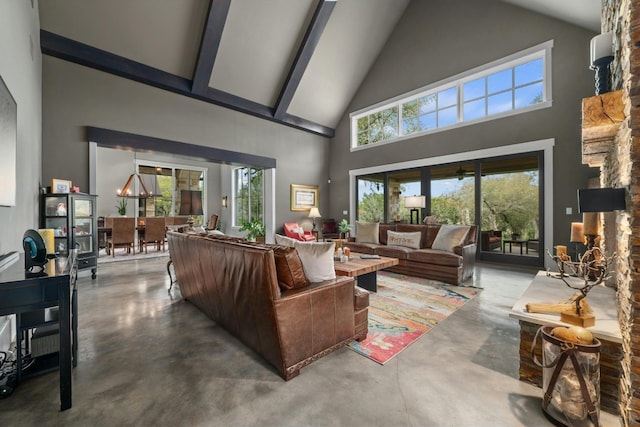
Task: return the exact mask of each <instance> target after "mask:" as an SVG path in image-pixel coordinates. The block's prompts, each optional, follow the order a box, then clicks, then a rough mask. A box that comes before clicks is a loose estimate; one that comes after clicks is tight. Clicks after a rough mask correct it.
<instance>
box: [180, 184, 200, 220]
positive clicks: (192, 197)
mask: <svg viewBox="0 0 640 427" xmlns="http://www.w3.org/2000/svg"><path fill="white" fill-rule="evenodd" d="M202 214H203V212H202V191H200V190H180V213H179V215H202Z"/></svg>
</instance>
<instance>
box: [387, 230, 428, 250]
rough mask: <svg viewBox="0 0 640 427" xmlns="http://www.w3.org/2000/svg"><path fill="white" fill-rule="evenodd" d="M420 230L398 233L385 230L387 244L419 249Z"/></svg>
mask: <svg viewBox="0 0 640 427" xmlns="http://www.w3.org/2000/svg"><path fill="white" fill-rule="evenodd" d="M421 239H422V232H420V231H414V232H411V233H399V232H397V231H391V230H389V231H387V245H393V246H406V247H407V248H413V249H420V240H421Z"/></svg>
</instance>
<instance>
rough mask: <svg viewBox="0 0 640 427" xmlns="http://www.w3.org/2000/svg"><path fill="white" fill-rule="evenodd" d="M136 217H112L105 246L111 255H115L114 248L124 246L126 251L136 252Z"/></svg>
mask: <svg viewBox="0 0 640 427" xmlns="http://www.w3.org/2000/svg"><path fill="white" fill-rule="evenodd" d="M135 243H136V219H135V218H117V217H114V218H113V225H112V227H111V237H110V238H109V239H108V240H107V248H108V249H109V251H110V252H111V256H113V257H115V256H116V253H115V248H126V249H127V253H131V249H133V254H134V255H135V254H136V244H135Z"/></svg>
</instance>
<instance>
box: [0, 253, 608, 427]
mask: <svg viewBox="0 0 640 427" xmlns="http://www.w3.org/2000/svg"><path fill="white" fill-rule="evenodd" d="M165 264H166V258H155V259H146V260H137V261H131V262H116V263H110V264H105V265H101V266H100V268H99V270H98V277H97V279H96V280H93V281H92V280H91V278H90V277H87V276H85V275H83V276H82V277H81V278H80V279H79V283H78V286H79V302H80V309H79V310H80V311H79V319H80V326H79V338H80V354H79V363H78V366H77V367H76V368H75V369H74V371H73V407H72V408H71V409H70V410H67V411H65V412H60V411H59V399H58V374H57V372H56V373H51V374H47V375H43V376H40V377H36V378H33V379H29V380H27V381H25V382H24V383H23V384H21V385H20V386H19V387H18V388H17V389H16V390H15V392H14V394H13V395H12V396H10V397H9V398H7V399H4V400H0V426H50V425H52V426H129V425H136V426H491V427H496V426H509V427H514V426H549V425H551V424H550V423H549V422H548V421H547V420H546V419H545V418H544V416H543V415H542V411H541V409H540V403H541V396H542V392H541V389H539V388H536V387H533V386H530V385H528V384H525V383H522V382H520V381H518V379H517V372H518V324H517V322H516V321H515V320H513V319H511V318H509V315H508V312H509V310H510V308H511V306H512V305H513V303H514V302H515V300H516V299H518V298H519V296H520V295H521V294H522V293H523V292H524V290H525V289H526V287H527V286H528V284H529V282H530V281H531V279H532V278H533V276H534V274H535V271H532V270H521V269H515V268H498V267H496V266H492V265H490V264H483V265H481V266H479V267H478V268H477V269H476V272H475V278H474V284H475V285H476V286H481V287H483V288H484V290H483V291H482V292H481V294H480V295H479V296H478V297H476V298H475V299H474V300H472V301H471V302H470V303H468V304H466V305H465V306H464V307H462V308H461V309H460V310H458V311H457V312H455V313H454V314H453V315H451V316H450V317H449V318H447V319H446V320H445V321H444V322H442V323H441V324H440V325H438V326H437V327H435V328H434V329H433V330H431V331H430V332H429V333H427V334H426V335H424V336H423V337H422V338H420V339H419V340H418V341H417V342H416V343H414V344H413V345H411V346H410V347H409V348H408V349H406V350H405V351H404V352H402V353H401V354H400V355H398V356H396V357H395V358H394V359H392V360H391V361H390V362H389V363H388V364H387V365H385V366H380V365H378V364H377V363H375V362H372V361H370V360H368V359H366V358H364V357H362V356H360V355H358V354H356V353H355V352H353V351H351V350H349V349H347V348H343V349H340V350H338V351H336V352H334V353H332V354H330V355H328V356H326V357H324V358H322V359H320V360H318V361H317V362H314V363H312V364H311V365H309V366H307V367H305V368H303V369H302V370H301V373H300V376H299V377H297V378H294V379H293V380H291V381H288V382H285V381H283V380H282V379H281V378H280V377H279V376H278V375H277V374H276V373H275V372H274V370H273V369H271V368H270V367H269V365H267V364H266V363H265V362H264V361H263V360H262V359H260V358H259V357H258V356H257V355H256V354H255V353H253V352H252V351H250V350H248V349H247V348H246V347H245V346H244V345H242V344H241V343H239V342H238V341H236V340H235V339H234V338H232V337H231V336H230V335H228V334H227V333H226V332H225V331H224V330H222V329H221V328H219V327H218V326H217V325H216V324H215V323H214V322H213V321H211V320H209V319H208V318H207V317H205V316H204V315H203V314H201V313H200V312H199V311H198V310H197V309H195V308H194V307H193V306H192V305H191V304H189V303H188V302H185V301H183V300H182V299H181V297H180V293H179V289H176V288H175V287H174V290H173V291H172V292H171V294H168V293H167V288H168V285H169V279H168V276H167V274H166V269H165ZM604 425H607V426H612V425H618V422H617V419H616V418H615V417H609V418H605V423H604Z"/></svg>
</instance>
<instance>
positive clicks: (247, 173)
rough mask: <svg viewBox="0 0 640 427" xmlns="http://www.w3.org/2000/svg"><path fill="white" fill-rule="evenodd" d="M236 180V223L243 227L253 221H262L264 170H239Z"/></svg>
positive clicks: (236, 173) (235, 174)
mask: <svg viewBox="0 0 640 427" xmlns="http://www.w3.org/2000/svg"><path fill="white" fill-rule="evenodd" d="M234 180H235V189H236V195H235V206H234V208H235V213H236V214H235V223H236V225H238V226H239V225H242V224H244V223H245V222H251V221H252V220H255V219H258V220H262V198H263V192H264V185H263V173H262V169H255V168H238V169H236V170H235V173H234Z"/></svg>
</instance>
